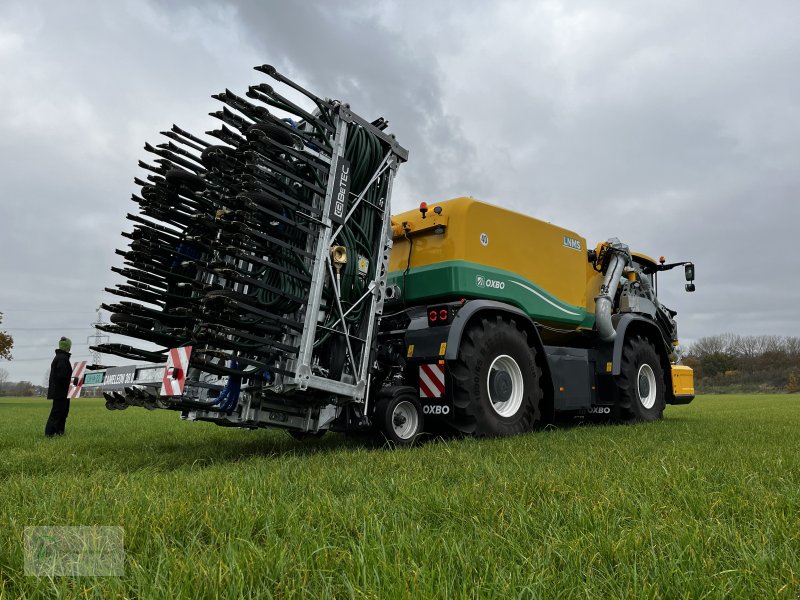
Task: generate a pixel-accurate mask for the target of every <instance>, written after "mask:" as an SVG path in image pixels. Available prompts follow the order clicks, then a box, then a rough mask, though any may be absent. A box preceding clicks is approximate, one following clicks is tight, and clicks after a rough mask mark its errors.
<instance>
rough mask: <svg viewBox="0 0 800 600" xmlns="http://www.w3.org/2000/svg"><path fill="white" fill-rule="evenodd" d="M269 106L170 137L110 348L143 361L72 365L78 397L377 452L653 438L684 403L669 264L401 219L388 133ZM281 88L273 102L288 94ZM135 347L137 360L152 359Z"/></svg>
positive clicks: (147, 186)
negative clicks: (613, 428) (567, 418)
mask: <svg viewBox="0 0 800 600" xmlns="http://www.w3.org/2000/svg"><path fill="white" fill-rule="evenodd" d="M257 70H259V71H261V72H262V73H264V74H266V75H267V76H269V77H270V78H271V79H272V80H273V83H272V84H271V85H268V84H265V83H260V84H257V85H253V86H250V88H249V89H248V91H247V92H246V93H245V94H244V96H239V95H237V94H235V93H234V92H231V91H229V90H226V91H225V92H223V93H221V94H218V95H216V96H214V98H216V99H217V100H219V101H221V102H222V103H223V108H222V110H219V111H217V112H214V113H212V115H213V116H214V117H216V118H218V119H219V120H220V121H222V125H221V127H220V128H219V129H216V130H213V131H209V132H207V134H206V136H196V135H193V134H191V133H189V132H187V131H185V130H184V129H181V128H180V127H178V126H173V127H172V129H171V130H169V131H166V132H163V135H164V136H165V138H166V141H164V142H163V143H160V144H157V145H155V146H152V145H150V144H146V145H145V149H146V150H147V151H148V152H149V153H151V154H152V155H154V157H155V158H154V159H153V161H152V162H151V163H146V162H140V163H139V165H140V167H141V168H142V169H144V171H145V176H144V178H143V179H139V178H137V179H136V180H135V181H136V183H137V184H138V185H139V186H140V191H139V193H138V194H134V196H133V200H134V202H135V203H136V205H137V211H136V212H135V213H129V214H128V215H127V218H128V220H129V221H131V223H132V230H131V231H129V232H126V233H123V236H124V237H126V238H128V239H129V240H130V241H129V244H128V246H127V248H125V249H122V250H117V254H118V255H119V256H120V257H121V261H122V266H115V267H113V269H112V270H113V271H115V272H117V273H118V274H119V275H121V276H122V277H123V278H124V282H123V283H120V284H118V285H117V286H115V287H114V288H107V291H108V292H109V293H110V294H111V295H113V296H114V297H115V298H116V300H115V301H114V302H109V303H107V304H104V305H103V306H104V308H105V309H106V310H108V311H109V312H110V313H111V319H110V320H111V323H110V324H107V325H103V326H101V327H102V328H103V329H104V330H105V331H107V332H109V333H112V334H117V335H124V336H128V337H131V338H136V339H138V340H142V341H144V342H146V343H145V344H144V347H135V346H131V345H128V344H122V343H117V342H115V343H108V344H102V345H99V346H97V347H94V349H96V350H98V351H100V352H103V353H105V354H109V355H115V356H118V357H123V358H126V359H129V360H132V361H134V362H136V363H139V364H131V365H129V366H116V367H107V366H103V365H90V366H88V367H87V366H86V365H85V363H80V364H76V365H75V371H74V374H73V375H74V378H73V385H72V387H71V390H70V394H71V395H72V396H75V395H78V394H79V393H80V391H81V389H87V388H99V389H100V390H102V391H103V394H104V396H105V398H106V406H107V407H108V408H109V409H112V410H121V409H125V408H128V407H129V406H142V407H145V408H148V409H155V408H160V409H168V410H175V411H179V412H180V414H181V417H182V418H184V419H186V420H196V421H210V422H213V423H217V424H219V425H227V426H238V427H249V428H255V427H280V428H284V429H286V430H287V431H288V432H289V433H290V434H291V435H293V436H294V437H296V438H298V439H301V438H305V437H309V436H317V435H321V434H322V433H324V432H325V431H328V430H332V431H345V432H346V431H362V430H368V431H375V432H379V433H380V434H382V435H383V436H384V437H385V438H386V439H388V440H389V441H391V442H393V443H395V444H397V445H405V444H411V443H413V442H414V441H415V440H416V439H417V438H418V437H419V436H420V434H422V433H423V432H426V431H428V432H434V431H435V432H443V431H454V432H461V433H465V434H474V435H479V436H495V435H509V434H516V433H521V432H525V431H530V430H532V429H534V428H535V427H537V426H538V425H540V424H542V423H547V422H550V421H552V420H553V419H554V418H555V417H556V415H557V414H563V415H574V416H576V417H577V416H581V417H584V418H588V419H604V420H613V421H621V422H630V421H651V420H656V419H660V418H661V417H662V415H663V412H664V408H665V405H666V404H682V403H687V402H690V401H691V400H692V398H693V395H694V389H693V378H692V371H691V369H689V368H688V367H685V366H681V365H678V364H676V358H677V357H676V352H675V347H676V346H677V343H678V339H677V327H676V324H675V320H674V317H675V312H674V311H671V310H670V309H668V308H666V307H665V306H663V305H662V304H661V303H660V302H659V300H658V297H657V295H656V290H657V284H656V279H657V275H658V273H659V272H660V271H664V270H667V269H670V268H673V267H675V266H679V265H681V266H684V267H685V273H686V279H687V281H688V282H689V283H687V285H686V288H687V290H689V291H691V290H693V289H694V284H693V279H694V266H693V265H692V264H691V263H671V264H664V261H663V260H661V261H659V262H656V261H654V260H653V259H651V258H648V257H647V256H645V255H643V254H639V253H637V252H632V251H631V250H630V249H629V248H628V247H627V246H626V245H625V244H624V243H622V242H621V241H619V240H618V239H616V238H611V239H609V240H608V241H605V242H602V243H600V244H598V245H597V246H596V247H595V248H592V249H589V248H587V244H586V240H585V239H584V238H583V237H581V236H580V235H578V234H577V233H575V232H573V231H569V230H566V229H563V228H561V227H557V226H555V225H551V224H549V223H545V222H542V221H539V220H537V219H534V218H531V217H527V216H524V215H520V214H517V213H514V212H511V211H508V210H505V209H503V208H498V207H495V206H492V205H490V204H486V203H483V202H479V201H477V200H474V199H472V198H456V199H452V200H447V201H443V202H440V203H436V204H431V205H430V206H428V205H427V204H425V203H422V204H421V205H420V207H419V209H414V210H411V211H408V212H406V213H403V214H399V215H395V216H391V212H390V210H391V209H390V198H391V190H392V183H393V180H394V176H395V174H396V172H397V169H398V167H399V165H400V164H401V163H402V162H404V161H405V160H407V158H408V152H407V151H406V150H405V149H404V148H403V147H402V146H400V144H399V143H398V142H397V140H396V139H395V137H394V136H393V135H389V134H387V133H386V131H385V130H386V127H387V122H386V121H385V120H384V119H382V118H380V119H377V120H374V121H367V120H365V119H363V118H361V117H360V116H358V115H357V114H355V113H354V112H352V111H351V110H350V108H349V106H348V105H346V104H343V103H341V102H339V101H335V100H329V99H323V98H320V97H317V96H315V95H314V94H312V93H311V92H309V91H308V90H305V89H304V88H303V87H301V86H300V85H298V84H297V83H295V82H293V81H291V80H289V79H288V78H286V77H284V76H283V75H281V74H280V73H278V72H277V71H276V70H275V69H274V68H272V67H270V66H267V65H265V66H262V67H257ZM273 86H276V87H279V88H280V91H279V90H278V89H276V87H273ZM140 346H141V344H140Z"/></svg>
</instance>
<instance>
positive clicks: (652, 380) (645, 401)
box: [636, 363, 657, 408]
mask: <svg viewBox="0 0 800 600" xmlns="http://www.w3.org/2000/svg"><path fill="white" fill-rule="evenodd" d="M636 379H637V383H636V391H637V393H638V395H639V401H640V402H641V403H642V406H644V407H645V408H653V406H655V403H656V391H657V390H656V374H655V373H653V367H651V366H650V365H648V364H647V363H645V364H643V365H642V366H641V367H639V375H638V377H637V378H636Z"/></svg>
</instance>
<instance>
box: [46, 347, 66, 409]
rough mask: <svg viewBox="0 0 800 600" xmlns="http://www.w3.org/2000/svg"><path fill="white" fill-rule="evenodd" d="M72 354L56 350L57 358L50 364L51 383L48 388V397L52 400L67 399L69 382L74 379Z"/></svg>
mask: <svg viewBox="0 0 800 600" xmlns="http://www.w3.org/2000/svg"><path fill="white" fill-rule="evenodd" d="M69 357H70V353H69V352H64V351H63V350H56V356H55V358H54V359H53V362H52V363H50V383H49V385H48V386H47V397H48V398H50V399H55V398H66V397H67V390H68V389H69V380H70V379H72V365H71V364H70V362H69Z"/></svg>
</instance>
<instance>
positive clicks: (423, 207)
mask: <svg viewBox="0 0 800 600" xmlns="http://www.w3.org/2000/svg"><path fill="white" fill-rule="evenodd" d="M419 212H421V213H422V218H423V219H424V218H425V213H426V212H428V203H427V202H420V203H419Z"/></svg>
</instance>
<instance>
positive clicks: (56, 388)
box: [44, 336, 72, 437]
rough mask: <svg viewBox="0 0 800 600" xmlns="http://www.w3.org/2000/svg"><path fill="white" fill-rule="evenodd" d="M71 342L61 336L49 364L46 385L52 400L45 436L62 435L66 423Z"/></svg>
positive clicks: (70, 374) (70, 372) (70, 370)
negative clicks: (48, 375)
mask: <svg viewBox="0 0 800 600" xmlns="http://www.w3.org/2000/svg"><path fill="white" fill-rule="evenodd" d="M71 349H72V342H71V341H70V340H69V339H68V338H65V337H63V336H62V338H61V339H60V340H59V342H58V349H57V350H56V356H55V358H53V362H52V363H51V364H50V382H49V385H48V387H47V397H48V398H50V399H52V400H53V409H52V410H51V411H50V417H49V418H48V419H47V425H45V428H44V434H45V436H47V437H53V436H54V435H64V426H65V425H66V424H67V415H68V414H69V398H67V390H68V389H69V380H70V378H71V377H72V365H71V364H70V362H69V357H70V354H69V351H70V350H71Z"/></svg>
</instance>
